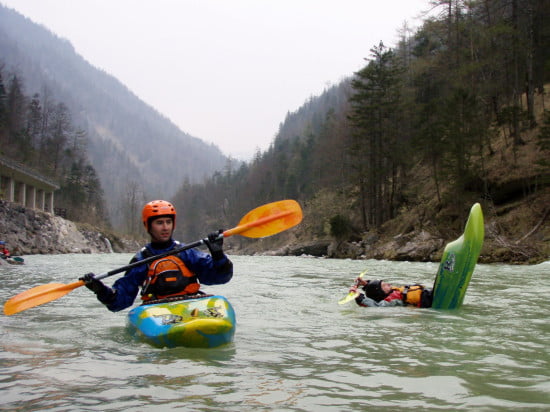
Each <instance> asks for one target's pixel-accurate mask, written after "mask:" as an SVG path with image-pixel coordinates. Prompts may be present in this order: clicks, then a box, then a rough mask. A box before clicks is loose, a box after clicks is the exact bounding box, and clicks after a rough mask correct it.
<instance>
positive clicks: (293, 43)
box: [0, 0, 429, 159]
mask: <svg viewBox="0 0 550 412" xmlns="http://www.w3.org/2000/svg"><path fill="white" fill-rule="evenodd" d="M0 3H2V4H4V5H5V6H7V7H10V8H13V9H15V10H17V11H18V12H19V13H21V14H23V15H24V16H26V17H28V18H30V19H31V20H32V21H34V22H36V23H40V24H43V25H44V26H46V27H47V28H48V29H49V30H51V31H52V32H54V33H55V34H57V35H58V36H60V37H63V38H66V39H68V40H69V41H70V42H71V43H72V45H73V46H74V48H75V49H76V51H77V53H79V54H80V55H82V56H83V57H84V58H85V59H86V60H88V62H90V63H91V64H92V65H94V66H96V67H98V68H101V69H103V70H105V71H106V72H107V73H109V74H111V75H113V76H115V77H116V78H117V79H118V80H120V81H121V82H122V83H124V84H125V85H126V86H127V87H128V88H129V89H130V90H132V91H133V92H134V93H135V94H136V95H137V96H139V97H140V98H141V99H142V100H144V101H145V102H146V103H148V104H149V105H151V106H153V107H154V108H155V109H157V110H158V111H159V112H160V113H162V114H163V115H164V116H166V117H168V118H169V119H170V120H172V121H173V122H174V123H175V124H176V125H178V126H179V127H180V129H181V130H183V131H184V132H186V133H189V134H191V135H193V136H195V137H198V138H200V139H202V140H204V141H206V142H209V143H210V142H212V143H214V144H216V145H217V146H219V147H220V149H221V150H222V151H223V152H224V153H225V154H226V155H231V156H233V157H237V158H241V159H248V158H250V157H251V156H252V155H253V154H254V153H255V152H256V151H257V150H258V149H260V150H262V151H264V150H266V149H267V148H268V147H269V144H270V143H271V142H272V141H273V138H274V137H275V135H276V133H277V130H278V128H279V124H280V123H281V122H283V121H284V119H285V116H286V114H287V112H289V111H290V112H293V111H295V110H297V109H298V108H299V107H300V106H301V105H302V104H303V103H304V102H305V101H306V100H307V99H308V98H309V97H311V96H318V95H320V94H321V93H322V92H323V90H324V89H325V88H327V87H328V86H330V85H334V84H337V83H338V82H339V81H340V80H342V79H343V78H346V77H349V76H350V75H352V74H353V73H354V72H356V71H358V70H359V69H360V68H361V67H363V66H364V64H365V60H364V59H365V58H367V57H368V56H369V50H370V49H371V48H372V47H373V46H374V45H377V44H378V43H379V42H380V41H383V42H384V44H385V45H386V46H390V47H391V46H394V45H395V44H396V41H397V39H398V31H399V30H400V29H401V28H402V27H403V25H404V23H405V22H407V24H408V26H409V27H413V28H414V27H417V26H418V24H419V22H420V21H421V19H419V17H420V14H421V12H422V11H424V10H426V9H427V8H428V5H429V0H392V1H388V0H386V1H384V0H377V1H374V0H0Z"/></svg>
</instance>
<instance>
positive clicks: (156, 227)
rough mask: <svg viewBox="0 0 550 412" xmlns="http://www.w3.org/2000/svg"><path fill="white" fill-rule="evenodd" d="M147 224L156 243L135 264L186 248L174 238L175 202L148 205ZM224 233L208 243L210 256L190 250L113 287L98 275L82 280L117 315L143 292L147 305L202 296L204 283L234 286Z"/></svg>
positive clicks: (212, 236) (142, 268) (128, 276)
mask: <svg viewBox="0 0 550 412" xmlns="http://www.w3.org/2000/svg"><path fill="white" fill-rule="evenodd" d="M142 222H143V225H144V227H145V229H146V230H147V233H148V234H149V236H150V237H151V242H150V243H148V244H146V245H145V246H144V247H143V248H142V249H141V250H140V251H139V252H138V253H136V255H135V256H134V257H133V258H132V260H131V263H133V262H137V261H140V260H143V259H146V258H148V257H151V256H155V255H159V254H162V253H165V252H168V251H170V250H173V249H176V248H179V247H181V246H183V245H182V244H181V243H180V242H178V241H176V240H173V239H172V234H173V232H174V228H175V225H176V209H175V208H174V206H173V205H172V204H171V203H169V202H167V201H165V200H153V201H152V202H149V203H147V204H146V205H145V206H144V207H143V210H142ZM222 232H223V230H219V231H216V232H212V233H210V234H209V235H208V238H207V240H206V241H205V243H206V246H207V247H208V249H209V251H210V254H208V253H204V252H202V251H200V250H198V249H187V250H184V251H182V252H179V253H178V254H176V255H170V256H166V257H164V258H161V259H157V260H155V261H153V262H151V263H149V264H143V265H141V266H136V267H134V268H132V269H130V270H129V271H127V272H126V274H125V275H124V276H123V277H122V278H120V279H118V280H117V281H116V282H115V283H114V284H113V287H112V288H110V287H109V286H107V285H105V284H104V283H103V282H101V280H99V279H96V278H95V276H94V274H93V273H88V274H86V275H84V276H83V277H82V278H80V279H81V280H83V281H84V282H86V287H88V289H90V290H91V291H93V292H94V293H95V294H96V295H97V298H98V300H99V301H100V302H101V303H103V304H105V305H106V306H107V309H109V310H110V311H112V312H117V311H119V310H122V309H125V308H127V307H129V306H131V305H132V304H133V303H134V300H135V298H136V296H137V294H138V292H139V289H140V288H141V299H142V300H143V302H144V303H153V302H155V301H166V300H177V299H183V298H185V297H190V296H195V295H201V294H203V293H202V292H201V291H200V290H199V288H200V283H203V284H205V285H218V284H223V283H227V282H229V281H230V280H231V278H232V277H233V263H232V262H231V261H230V260H229V258H228V257H227V256H226V255H225V253H224V252H223V235H222Z"/></svg>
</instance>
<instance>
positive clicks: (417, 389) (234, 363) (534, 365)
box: [0, 254, 550, 411]
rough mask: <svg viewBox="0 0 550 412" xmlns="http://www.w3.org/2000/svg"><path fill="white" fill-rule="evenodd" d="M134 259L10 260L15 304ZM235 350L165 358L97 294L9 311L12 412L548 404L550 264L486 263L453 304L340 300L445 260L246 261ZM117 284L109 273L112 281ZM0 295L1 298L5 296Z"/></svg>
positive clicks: (171, 353)
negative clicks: (372, 280)
mask: <svg viewBox="0 0 550 412" xmlns="http://www.w3.org/2000/svg"><path fill="white" fill-rule="evenodd" d="M130 257H131V255H129V254H98V255H52V256H39V255H36V256H26V257H25V258H26V264H25V265H23V266H11V265H3V266H1V267H0V276H1V279H2V282H1V283H0V285H1V292H2V296H3V297H4V299H3V302H4V301H5V300H6V299H7V298H9V297H11V296H14V295H15V294H17V293H19V292H22V291H24V290H27V289H29V288H31V287H34V286H37V285H41V284H47V283H52V282H56V283H72V282H74V281H75V280H77V279H78V277H79V276H80V275H82V274H84V273H87V272H89V271H93V272H96V273H102V272H106V271H108V270H111V269H114V268H117V267H119V266H123V265H125V264H127V263H128V261H129V260H130ZM232 259H233V261H234V264H235V275H234V277H233V280H232V281H231V282H230V283H228V284H227V285H220V286H211V287H204V288H203V290H205V291H206V292H209V293H217V294H222V295H224V296H226V297H227V298H228V299H229V300H230V301H231V302H232V304H233V306H234V308H235V311H236V313H237V321H238V325H237V331H236V334H235V339H234V342H233V343H231V344H229V345H226V346H225V347H221V348H217V349H186V348H174V349H155V348H152V347H150V346H148V345H146V344H144V343H142V342H138V341H135V340H134V338H132V336H131V335H130V334H129V332H128V331H127V330H126V313H127V311H123V312H119V313H111V312H109V311H107V310H106V309H105V308H104V307H103V306H102V305H101V304H100V303H99V302H97V300H96V299H95V296H94V295H93V294H92V293H91V292H90V291H88V290H87V289H86V288H83V287H82V288H78V289H76V290H74V291H72V292H71V293H69V294H68V295H66V296H64V297H62V298H60V299H58V300H56V301H53V302H50V303H47V304H45V305H42V306H38V307H35V308H32V309H29V310H27V311H24V312H21V313H18V314H15V315H13V316H5V315H3V314H2V315H0V316H1V317H0V331H1V337H0V342H1V353H0V394H1V395H0V409H1V410H10V411H43V410H48V411H130V410H132V411H169V410H182V411H220V410H224V411H256V410H257V411H272V410H277V411H362V410H375V409H378V408H385V409H388V410H401V409H406V408H407V409H408V408H420V409H422V410H442V409H451V410H477V411H500V410H502V411H506V410H510V411H511V410H519V409H521V410H549V409H550V336H549V335H550V333H549V332H550V323H549V321H548V314H549V313H550V298H549V297H550V283H549V280H550V262H546V263H543V264H540V265H535V266H509V265H478V266H477V267H476V270H475V272H474V275H473V278H472V281H471V283H470V288H469V289H468V293H467V294H466V298H465V301H464V305H463V307H462V308H461V309H459V310H456V311H436V310H432V309H415V308H377V309H371V308H361V307H358V306H357V305H355V303H354V302H351V303H348V304H347V305H338V303H337V302H338V300H339V299H340V298H342V297H343V296H345V295H346V293H347V289H348V287H349V285H350V284H351V282H352V281H353V279H354V278H355V277H356V276H357V275H358V274H359V273H360V272H361V271H363V270H364V269H368V270H369V273H368V275H367V278H368V277H369V275H370V276H371V277H380V278H384V279H386V280H388V281H391V282H393V283H396V284H399V283H401V284H403V283H414V282H420V283H424V284H428V285H431V283H432V282H433V277H434V274H435V272H436V270H437V264H435V263H410V262H388V261H375V260H367V261H352V260H327V259H317V258H307V257H250V256H234V257H232ZM117 276H120V275H115V276H113V278H109V279H106V282H107V283H111V282H112V281H114V279H115V278H116V277H117ZM3 302H2V303H3Z"/></svg>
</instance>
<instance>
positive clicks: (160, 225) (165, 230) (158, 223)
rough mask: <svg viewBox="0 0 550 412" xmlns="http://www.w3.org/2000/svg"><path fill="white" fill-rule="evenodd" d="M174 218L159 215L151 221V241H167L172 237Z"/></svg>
mask: <svg viewBox="0 0 550 412" xmlns="http://www.w3.org/2000/svg"><path fill="white" fill-rule="evenodd" d="M173 230H174V220H173V219H172V218H171V217H166V216H163V217H159V218H156V219H154V220H153V221H151V224H150V229H149V234H150V235H151V241H153V242H167V241H168V240H170V238H171V237H172V231H173Z"/></svg>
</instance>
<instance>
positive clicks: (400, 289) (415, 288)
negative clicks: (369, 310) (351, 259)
mask: <svg viewBox="0 0 550 412" xmlns="http://www.w3.org/2000/svg"><path fill="white" fill-rule="evenodd" d="M359 287H361V288H362V289H363V291H364V292H365V293H364V294H363V293H360V294H359V296H357V297H356V298H355V302H356V303H357V304H358V305H359V306H365V307H377V306H406V305H411V306H416V307H418V308H429V307H431V306H432V290H431V289H427V288H426V287H425V286H423V285H419V284H414V285H406V286H393V285H391V284H390V283H388V282H385V281H383V280H378V279H376V280H368V279H362V278H361V277H359V278H357V279H356V280H355V285H354V286H352V287H351V288H350V292H357V289H358V288H359Z"/></svg>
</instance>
